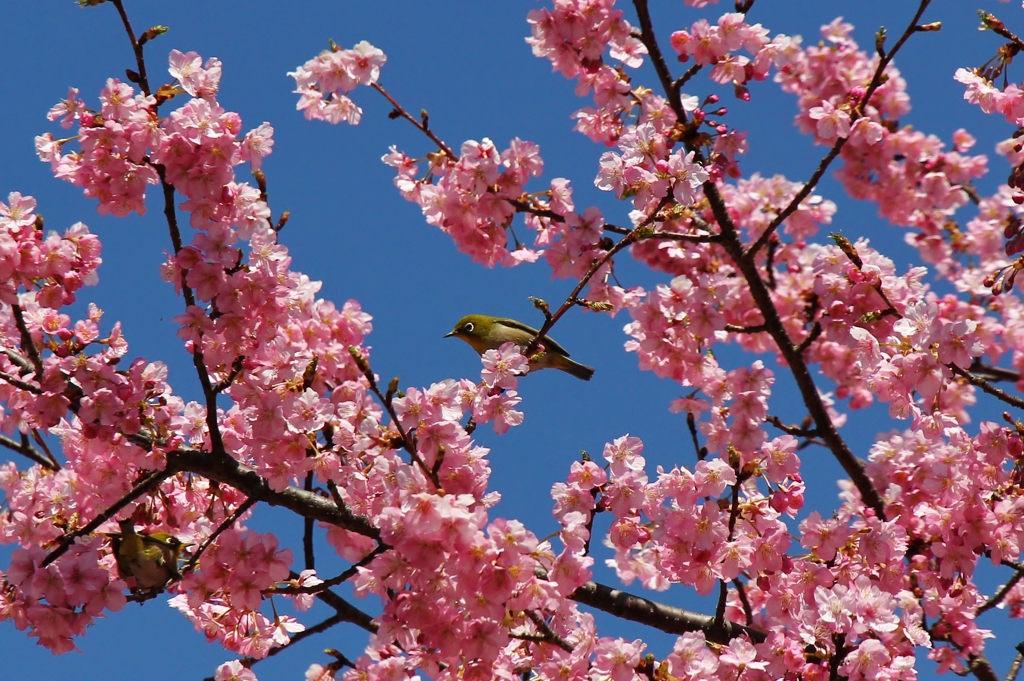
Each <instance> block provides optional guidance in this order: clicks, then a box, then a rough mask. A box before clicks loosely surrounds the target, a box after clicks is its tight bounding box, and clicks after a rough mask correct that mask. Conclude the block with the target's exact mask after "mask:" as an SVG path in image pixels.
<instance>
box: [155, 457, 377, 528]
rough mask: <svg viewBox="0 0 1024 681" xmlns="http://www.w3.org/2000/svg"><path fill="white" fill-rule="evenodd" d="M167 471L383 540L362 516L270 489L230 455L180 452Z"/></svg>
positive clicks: (298, 492) (293, 491) (309, 496)
mask: <svg viewBox="0 0 1024 681" xmlns="http://www.w3.org/2000/svg"><path fill="white" fill-rule="evenodd" d="M167 469H168V470H169V471H173V472H175V473H179V472H180V473H195V474H196V475H202V476H203V477H205V478H208V479H210V480H214V481H216V482H219V483H222V484H225V485H230V486H231V487H234V488H235V489H237V490H238V491H239V492H242V493H243V494H245V495H246V496H247V497H249V498H250V499H255V500H256V501H262V502H264V503H267V504H270V505H271V506H281V507H282V508H287V509H288V510H290V511H294V512H295V513H297V514H299V515H301V516H303V517H306V518H312V519H314V520H319V521H322V522H325V523H327V524H329V525H334V526H336V527H340V528H342V529H345V530H349V531H351V532H355V533H357V534H361V535H363V536H366V537H371V538H373V539H378V540H379V539H380V531H379V530H378V529H377V528H375V527H373V526H372V525H370V523H369V521H367V519H366V518H364V517H362V516H357V515H355V514H353V513H352V512H351V511H349V510H348V509H343V508H339V507H338V506H337V505H336V504H335V503H334V502H333V501H331V500H328V499H324V498H323V497H320V496H317V495H316V494H315V493H313V492H307V491H305V490H302V489H299V488H297V487H287V488H285V489H284V490H282V491H280V492H275V491H274V490H272V489H270V486H269V484H268V483H267V481H266V480H264V479H263V478H261V477H260V476H259V474H258V473H257V472H256V471H255V470H253V469H252V468H249V467H248V466H246V465H244V464H241V463H238V462H237V461H235V460H234V459H232V458H231V457H230V456H227V455H223V456H216V455H211V454H209V453H207V452H201V451H198V450H195V449H178V450H176V451H173V452H170V453H168V455H167Z"/></svg>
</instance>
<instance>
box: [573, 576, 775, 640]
mask: <svg viewBox="0 0 1024 681" xmlns="http://www.w3.org/2000/svg"><path fill="white" fill-rule="evenodd" d="M569 598H571V599H572V600H574V601H576V602H577V603H582V604H583V605H589V606H590V607H592V608H596V609H598V610H601V611H603V612H607V613H609V614H611V615H615V616H616V617H620V618H622V619H625V620H629V621H631V622H638V623H640V624H646V625H647V626H649V627H653V628H655V629H658V630H659V631H664V632H666V633H669V634H685V633H686V632H688V631H703V632H704V634H705V635H706V636H707V637H708V640H711V641H715V642H717V643H727V642H728V641H730V640H731V639H733V638H735V637H737V636H739V635H741V634H746V635H747V636H749V637H750V639H751V640H752V641H754V642H755V643H760V642H761V641H764V640H765V638H766V635H765V633H764V632H762V631H758V630H757V629H753V628H751V627H745V626H743V625H741V624H736V623H735V622H729V621H728V620H725V621H723V622H722V623H721V626H715V618H714V617H710V616H708V615H700V614H697V613H695V612H690V611H689V610H683V609H682V608H677V607H674V606H671V605H665V604H663V603H657V602H655V601H651V600H648V599H646V598H641V597H640V596H634V595H633V594H630V593H626V592H625V591H619V590H618V589H613V588H611V587H608V586H605V585H603V584H598V583H597V582H587V583H586V584H584V585H583V586H581V587H580V588H578V589H576V590H575V591H573V592H572V594H571V595H570V596H569Z"/></svg>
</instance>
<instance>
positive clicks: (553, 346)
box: [494, 319, 569, 357]
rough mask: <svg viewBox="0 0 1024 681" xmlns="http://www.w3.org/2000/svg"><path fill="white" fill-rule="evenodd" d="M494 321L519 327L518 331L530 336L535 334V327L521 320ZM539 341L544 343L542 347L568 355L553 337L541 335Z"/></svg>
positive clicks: (514, 327) (515, 327)
mask: <svg viewBox="0 0 1024 681" xmlns="http://www.w3.org/2000/svg"><path fill="white" fill-rule="evenodd" d="M494 321H495V323H496V324H504V325H505V326H510V327H512V328H513V329H519V330H520V331H525V332H526V333H528V334H530V335H531V336H536V335H537V329H535V328H533V327H532V326H527V325H526V324H523V323H522V322H517V321H516V320H514V319H495V320H494ZM541 342H542V343H544V347H545V348H546V349H548V350H552V351H554V352H557V353H558V354H560V355H565V356H566V357H568V356H569V352H568V351H567V350H566V349H565V348H563V347H562V346H561V345H559V344H558V343H556V342H555V340H554V339H553V338H550V337H548V336H543V337H541Z"/></svg>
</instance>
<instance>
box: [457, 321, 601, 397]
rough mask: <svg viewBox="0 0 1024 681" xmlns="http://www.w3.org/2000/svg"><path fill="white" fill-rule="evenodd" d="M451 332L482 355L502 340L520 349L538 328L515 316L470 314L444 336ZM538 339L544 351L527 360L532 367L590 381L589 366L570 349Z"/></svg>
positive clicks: (524, 346) (534, 335)
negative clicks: (552, 370)
mask: <svg viewBox="0 0 1024 681" xmlns="http://www.w3.org/2000/svg"><path fill="white" fill-rule="evenodd" d="M453 336H454V337H455V338H460V339H462V340H464V341H466V342H467V343H469V345H471V346H472V348H473V349H474V350H476V351H477V353H479V354H481V355H482V354H484V353H485V352H487V351H488V350H497V349H498V348H500V347H501V346H502V345H504V344H505V343H515V344H516V345H518V346H519V350H520V351H523V350H525V349H526V346H527V345H529V344H530V341H532V340H533V339H534V338H536V336H537V329H534V328H532V327H529V326H527V325H526V324H523V323H522V322H517V321H516V320H514V319H503V318H500V317H488V316H487V315H482V314H471V315H466V316H465V317H463V318H462V319H460V320H459V322H458V324H456V325H455V328H454V329H452V330H451V332H450V333H447V334H445V338H451V337H453ZM540 342H541V343H542V345H543V347H542V348H538V351H541V350H542V351H543V353H544V354H543V355H541V357H540V358H539V359H537V360H536V361H533V362H530V370H531V371H537V370H539V369H560V370H561V371H564V372H566V373H570V374H572V375H573V376H575V377H576V378H580V379H583V380H584V381H589V380H590V377H591V376H593V375H594V370H593V369H592V368H590V367H588V366H585V365H583V364H580V363H579V362H576V361H573V360H571V359H569V353H568V352H566V351H565V348H563V347H562V346H561V345H559V344H558V343H556V342H555V341H553V340H551V339H550V338H548V337H547V336H543V337H541V339H540Z"/></svg>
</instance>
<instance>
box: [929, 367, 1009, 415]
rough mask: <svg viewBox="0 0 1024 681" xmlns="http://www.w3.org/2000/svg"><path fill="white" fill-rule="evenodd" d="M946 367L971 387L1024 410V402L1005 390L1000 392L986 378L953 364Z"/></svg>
mask: <svg viewBox="0 0 1024 681" xmlns="http://www.w3.org/2000/svg"><path fill="white" fill-rule="evenodd" d="M946 367H947V368H948V369H949V370H950V371H952V372H953V373H954V374H956V375H957V376H959V377H960V378H963V379H964V380H966V381H967V382H968V383H970V384H971V385H973V386H975V387H976V388H980V389H981V390H982V392H986V393H988V394H989V395H992V396H993V397H995V398H996V399H997V400H1000V401H1002V402H1006V403H1007V404H1008V405H1010V406H1011V407H1017V408H1018V409H1024V400H1022V399H1021V398H1019V397H1016V396H1014V395H1011V394H1009V393H1007V392H1005V391H1003V390H1000V389H999V388H997V387H995V386H994V385H992V384H991V383H989V382H988V381H986V380H985V379H984V378H980V377H978V376H975V375H974V374H972V373H971V372H969V371H967V370H966V369H961V368H960V367H958V366H957V365H955V364H953V363H952V362H950V363H949V364H947V365H946Z"/></svg>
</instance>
